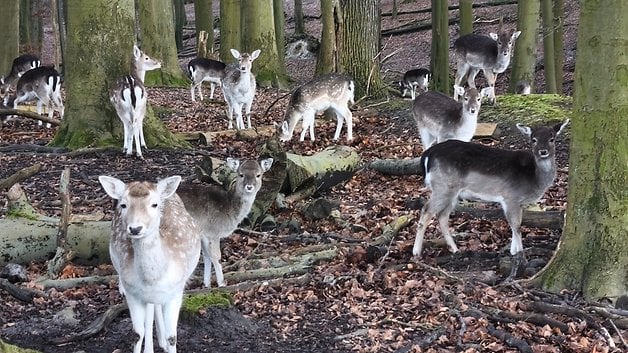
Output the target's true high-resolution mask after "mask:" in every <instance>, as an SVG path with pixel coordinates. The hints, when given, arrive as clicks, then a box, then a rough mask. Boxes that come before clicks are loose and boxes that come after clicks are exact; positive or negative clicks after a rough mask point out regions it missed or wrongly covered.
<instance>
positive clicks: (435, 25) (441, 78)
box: [430, 0, 451, 94]
mask: <svg viewBox="0 0 628 353" xmlns="http://www.w3.org/2000/svg"><path fill="white" fill-rule="evenodd" d="M430 71H431V72H432V80H433V81H434V90H435V91H439V92H443V93H445V94H449V92H451V87H449V86H450V85H449V11H448V9H447V1H440V0H432V54H431V58H430Z"/></svg>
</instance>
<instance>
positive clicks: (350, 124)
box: [343, 108, 353, 141]
mask: <svg viewBox="0 0 628 353" xmlns="http://www.w3.org/2000/svg"><path fill="white" fill-rule="evenodd" d="M343 115H344V117H345V120H346V121H347V141H353V114H352V113H351V110H350V109H349V108H347V109H346V110H345V113H344V114H343Z"/></svg>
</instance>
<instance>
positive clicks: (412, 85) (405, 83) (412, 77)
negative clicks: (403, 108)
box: [395, 68, 430, 100]
mask: <svg viewBox="0 0 628 353" xmlns="http://www.w3.org/2000/svg"><path fill="white" fill-rule="evenodd" d="M429 83H430V70H428V69H424V68H420V69H414V70H409V71H406V73H405V74H403V79H402V80H401V81H397V82H395V84H396V85H397V87H398V88H399V93H400V94H401V97H405V96H406V95H407V94H408V93H410V97H411V98H412V100H414V99H415V98H416V91H417V89H418V90H419V92H427V91H428V88H429Z"/></svg>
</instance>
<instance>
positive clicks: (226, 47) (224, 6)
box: [220, 0, 242, 64]
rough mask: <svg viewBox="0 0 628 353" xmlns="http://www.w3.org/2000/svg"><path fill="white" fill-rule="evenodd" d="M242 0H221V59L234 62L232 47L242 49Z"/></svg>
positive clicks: (225, 61)
mask: <svg viewBox="0 0 628 353" xmlns="http://www.w3.org/2000/svg"><path fill="white" fill-rule="evenodd" d="M240 15H241V14H240V0H220V60H221V61H222V62H224V63H227V64H229V63H232V62H233V55H231V49H237V50H241V49H242V46H241V41H240V33H241V31H240V22H241V20H240Z"/></svg>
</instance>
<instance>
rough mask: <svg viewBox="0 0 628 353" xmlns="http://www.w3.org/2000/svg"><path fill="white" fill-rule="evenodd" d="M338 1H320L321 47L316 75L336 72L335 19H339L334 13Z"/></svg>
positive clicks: (338, 15)
mask: <svg viewBox="0 0 628 353" xmlns="http://www.w3.org/2000/svg"><path fill="white" fill-rule="evenodd" d="M336 9H339V8H338V0H321V18H322V30H321V46H320V49H319V52H318V58H317V60H316V75H321V74H326V73H330V72H338V71H340V70H339V69H338V60H337V59H338V52H337V49H336V43H337V40H336V19H341V18H342V17H341V16H340V14H338V13H337V12H336Z"/></svg>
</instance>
